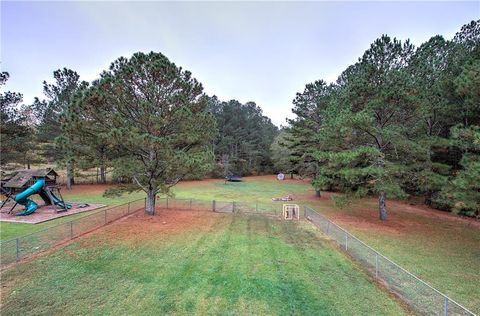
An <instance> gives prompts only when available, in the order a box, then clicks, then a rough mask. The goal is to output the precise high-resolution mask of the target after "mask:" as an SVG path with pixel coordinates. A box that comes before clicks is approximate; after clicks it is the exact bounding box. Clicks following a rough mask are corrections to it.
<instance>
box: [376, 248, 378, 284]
mask: <svg viewBox="0 0 480 316" xmlns="http://www.w3.org/2000/svg"><path fill="white" fill-rule="evenodd" d="M375 277H376V278H378V253H375Z"/></svg>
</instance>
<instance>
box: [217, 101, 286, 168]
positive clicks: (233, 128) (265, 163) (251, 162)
mask: <svg viewBox="0 0 480 316" xmlns="http://www.w3.org/2000/svg"><path fill="white" fill-rule="evenodd" d="M209 108H210V111H211V112H212V113H213V115H214V116H215V119H216V121H217V126H218V135H217V137H216V138H215V140H214V151H215V157H216V160H217V167H216V169H217V170H216V174H217V175H220V174H221V175H222V176H227V175H228V174H229V173H230V174H238V175H250V174H256V173H262V172H271V171H272V167H273V165H272V161H271V159H270V156H271V153H270V146H271V144H272V142H273V139H274V138H275V136H276V135H277V133H278V128H277V127H276V126H275V125H274V124H273V123H272V122H271V120H270V119H269V118H268V117H266V116H264V115H263V112H262V109H261V108H260V107H259V106H257V105H256V104H255V103H254V102H247V103H246V104H242V103H240V102H238V101H236V100H230V101H228V102H220V101H219V100H218V99H217V98H216V97H212V98H210V99H209Z"/></svg>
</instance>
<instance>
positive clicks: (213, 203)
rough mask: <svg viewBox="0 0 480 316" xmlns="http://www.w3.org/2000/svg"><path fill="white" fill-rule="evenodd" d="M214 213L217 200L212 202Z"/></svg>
mask: <svg viewBox="0 0 480 316" xmlns="http://www.w3.org/2000/svg"><path fill="white" fill-rule="evenodd" d="M212 211H214V212H215V200H213V201H212Z"/></svg>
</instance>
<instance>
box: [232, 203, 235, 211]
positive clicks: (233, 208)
mask: <svg viewBox="0 0 480 316" xmlns="http://www.w3.org/2000/svg"><path fill="white" fill-rule="evenodd" d="M232 213H235V201H233V202H232Z"/></svg>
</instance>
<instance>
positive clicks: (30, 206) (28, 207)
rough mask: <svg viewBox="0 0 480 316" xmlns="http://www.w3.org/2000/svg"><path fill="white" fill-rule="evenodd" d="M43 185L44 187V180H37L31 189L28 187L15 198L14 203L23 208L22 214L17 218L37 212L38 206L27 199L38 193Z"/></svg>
mask: <svg viewBox="0 0 480 316" xmlns="http://www.w3.org/2000/svg"><path fill="white" fill-rule="evenodd" d="M44 185H45V180H44V179H38V180H37V182H35V183H34V184H33V185H32V186H31V187H29V188H28V189H26V190H25V191H23V192H21V193H19V194H17V195H16V196H15V202H17V203H19V204H22V205H24V206H25V210H24V211H23V212H20V213H18V214H17V216H25V215H30V214H32V213H33V212H35V211H36V210H37V208H38V204H37V203H35V202H34V201H32V200H30V199H28V197H29V196H30V195H32V194H36V193H38V192H40V190H42V188H43V186H44Z"/></svg>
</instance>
